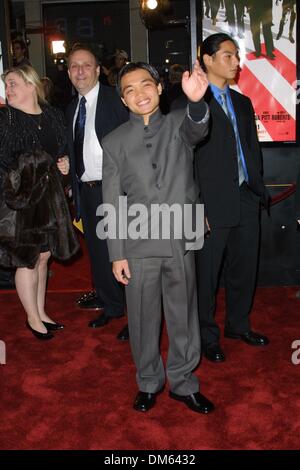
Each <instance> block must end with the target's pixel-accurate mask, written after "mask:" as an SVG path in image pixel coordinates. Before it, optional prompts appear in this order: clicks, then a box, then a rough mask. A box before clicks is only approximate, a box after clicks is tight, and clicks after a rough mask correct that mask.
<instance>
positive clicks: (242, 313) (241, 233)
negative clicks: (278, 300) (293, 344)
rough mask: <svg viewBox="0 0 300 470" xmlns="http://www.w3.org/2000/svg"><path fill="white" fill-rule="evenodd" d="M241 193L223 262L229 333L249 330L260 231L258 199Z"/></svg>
mask: <svg viewBox="0 0 300 470" xmlns="http://www.w3.org/2000/svg"><path fill="white" fill-rule="evenodd" d="M240 191H241V220H240V224H239V226H238V227H234V228H232V229H231V232H230V235H229V239H228V244H227V253H226V258H225V288H226V322H225V330H228V331H230V332H232V333H245V332H247V331H249V330H250V322H249V314H250V311H251V307H252V301H253V296H254V291H255V284H256V275H257V263H258V248H259V231H260V223H259V202H258V198H257V197H256V196H255V195H253V194H252V193H251V191H250V190H249V189H248V188H247V187H244V189H241V190H240Z"/></svg>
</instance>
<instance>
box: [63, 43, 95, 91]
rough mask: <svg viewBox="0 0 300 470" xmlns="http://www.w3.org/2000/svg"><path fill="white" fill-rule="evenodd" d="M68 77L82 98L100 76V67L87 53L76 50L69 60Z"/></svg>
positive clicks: (91, 55)
mask: <svg viewBox="0 0 300 470" xmlns="http://www.w3.org/2000/svg"><path fill="white" fill-rule="evenodd" d="M68 73H69V77H70V80H71V82H72V84H73V85H74V87H75V88H76V90H77V91H78V93H79V94H80V95H82V96H84V95H86V94H87V93H88V92H89V91H90V90H92V89H93V88H94V86H95V85H96V83H97V82H98V78H99V75H100V66H99V65H98V64H97V62H96V59H95V57H94V56H93V54H91V53H90V52H89V51H86V50H80V49H79V50H77V51H75V52H73V53H72V55H71V57H70V58H69V70H68Z"/></svg>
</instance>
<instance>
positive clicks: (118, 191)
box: [102, 139, 126, 262]
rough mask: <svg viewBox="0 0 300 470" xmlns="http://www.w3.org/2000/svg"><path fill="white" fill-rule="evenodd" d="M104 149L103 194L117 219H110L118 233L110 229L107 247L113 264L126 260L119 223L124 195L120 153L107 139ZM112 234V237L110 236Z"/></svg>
mask: <svg viewBox="0 0 300 470" xmlns="http://www.w3.org/2000/svg"><path fill="white" fill-rule="evenodd" d="M102 148H103V178H102V192H103V203H104V204H110V206H111V207H112V208H113V209H114V213H115V215H116V219H115V220H112V219H113V217H112V218H111V219H109V221H110V222H113V225H114V226H115V227H116V233H115V234H113V232H109V227H108V238H107V246H108V252H109V259H110V261H111V262H113V261H118V260H122V259H125V258H126V256H125V249H124V240H123V239H121V238H120V237H119V233H120V226H119V222H120V223H122V217H120V213H119V212H120V211H119V197H120V196H123V195H124V193H123V191H122V188H121V175H120V168H119V166H120V165H119V159H118V157H119V156H120V155H119V153H120V152H119V151H118V152H117V151H114V150H112V145H111V143H109V142H106V139H105V140H104V141H102ZM110 234H111V235H112V236H110Z"/></svg>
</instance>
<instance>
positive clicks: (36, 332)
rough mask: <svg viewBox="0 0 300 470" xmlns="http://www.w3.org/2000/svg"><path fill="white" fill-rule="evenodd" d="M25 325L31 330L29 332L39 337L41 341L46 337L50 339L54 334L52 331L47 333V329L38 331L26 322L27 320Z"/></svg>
mask: <svg viewBox="0 0 300 470" xmlns="http://www.w3.org/2000/svg"><path fill="white" fill-rule="evenodd" d="M26 327H27V328H28V330H29V331H31V333H32V334H33V335H34V336H35V337H36V338H37V339H41V340H42V341H45V340H47V339H52V338H54V335H53V334H52V333H49V332H48V331H47V333H41V332H40V331H37V330H34V329H33V328H32V327H31V326H30V325H29V323H28V321H26Z"/></svg>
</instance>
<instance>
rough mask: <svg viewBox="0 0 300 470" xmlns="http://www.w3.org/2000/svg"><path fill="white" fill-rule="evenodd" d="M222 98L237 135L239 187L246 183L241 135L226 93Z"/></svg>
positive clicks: (224, 108)
mask: <svg viewBox="0 0 300 470" xmlns="http://www.w3.org/2000/svg"><path fill="white" fill-rule="evenodd" d="M220 97H221V105H222V108H223V110H224V112H225V113H226V114H227V117H228V119H229V120H230V122H231V124H232V127H233V130H234V134H235V140H236V150H237V158H238V167H239V186H241V184H242V183H243V182H244V181H245V179H246V177H245V171H244V167H243V161H242V159H243V156H242V155H241V149H240V144H239V133H238V129H237V125H236V121H235V119H234V118H233V116H232V115H231V113H230V110H229V108H228V104H227V97H226V93H221V94H220Z"/></svg>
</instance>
